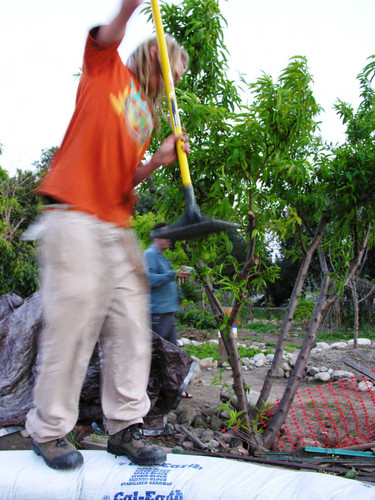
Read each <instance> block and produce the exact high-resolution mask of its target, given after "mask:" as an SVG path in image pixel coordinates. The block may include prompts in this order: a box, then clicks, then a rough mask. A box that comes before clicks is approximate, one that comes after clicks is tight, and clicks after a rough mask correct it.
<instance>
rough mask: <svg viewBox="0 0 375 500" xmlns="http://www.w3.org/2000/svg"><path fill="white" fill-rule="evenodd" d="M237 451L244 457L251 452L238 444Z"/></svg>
mask: <svg viewBox="0 0 375 500" xmlns="http://www.w3.org/2000/svg"><path fill="white" fill-rule="evenodd" d="M235 452H236V453H237V454H238V455H242V456H244V457H247V456H248V455H249V452H248V451H247V450H245V448H244V447H243V446H237V448H236V450H235Z"/></svg>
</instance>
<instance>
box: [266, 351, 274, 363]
mask: <svg viewBox="0 0 375 500" xmlns="http://www.w3.org/2000/svg"><path fill="white" fill-rule="evenodd" d="M274 357H275V355H274V354H271V353H269V354H266V361H267V362H268V363H272V361H273V358H274Z"/></svg>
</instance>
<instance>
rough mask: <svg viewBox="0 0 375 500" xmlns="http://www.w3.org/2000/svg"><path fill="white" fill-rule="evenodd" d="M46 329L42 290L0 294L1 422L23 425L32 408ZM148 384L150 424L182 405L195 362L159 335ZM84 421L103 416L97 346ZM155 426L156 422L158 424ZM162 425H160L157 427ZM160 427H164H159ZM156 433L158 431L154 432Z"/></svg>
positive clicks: (83, 398)
mask: <svg viewBox="0 0 375 500" xmlns="http://www.w3.org/2000/svg"><path fill="white" fill-rule="evenodd" d="M42 330H43V321H42V310H41V303H40V294H39V292H36V293H34V294H33V295H31V296H30V297H28V298H27V299H25V300H23V299H22V298H20V297H18V296H17V295H15V294H7V295H3V296H1V297H0V426H1V427H5V426H8V425H23V424H24V422H25V417H26V414H27V412H28V411H29V409H30V408H31V406H32V388H33V384H34V379H35V374H36V370H37V365H38V349H37V346H38V338H39V336H40V335H41V333H42ZM152 335H153V341H152V364H151V372H150V379H149V384H148V389H147V391H148V394H149V397H150V400H151V409H150V413H149V415H148V417H147V418H146V422H147V425H148V426H150V428H152V426H153V423H155V422H156V421H157V420H159V421H160V417H161V416H163V417H164V420H165V415H166V414H167V413H168V412H169V411H170V410H172V409H174V408H176V407H177V406H178V403H179V402H180V400H181V394H182V392H183V390H184V389H185V387H186V386H187V384H188V383H189V381H190V379H191V377H192V374H193V371H194V365H195V362H194V361H193V360H192V358H191V357H190V356H189V355H188V354H187V353H186V352H185V351H183V350H181V349H179V348H178V347H177V346H175V345H173V344H171V343H170V342H167V341H165V340H163V339H162V338H160V337H159V336H158V335H156V334H155V333H153V334H152ZM79 409H80V413H79V418H80V419H81V420H98V419H101V418H102V410H101V406H100V353H99V348H98V346H96V348H95V351H94V353H93V356H92V358H91V361H90V364H89V368H88V370H87V374H86V378H85V381H84V384H83V388H82V393H81V399H80V403H79ZM154 427H158V425H156V424H154ZM159 428H160V426H159ZM159 430H160V429H159ZM155 433H158V432H155Z"/></svg>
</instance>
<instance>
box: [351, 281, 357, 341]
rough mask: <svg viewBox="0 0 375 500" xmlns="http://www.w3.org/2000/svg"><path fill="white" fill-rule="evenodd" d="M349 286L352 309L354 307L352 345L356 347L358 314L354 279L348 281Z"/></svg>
mask: <svg viewBox="0 0 375 500" xmlns="http://www.w3.org/2000/svg"><path fill="white" fill-rule="evenodd" d="M350 288H351V290H352V295H353V309H354V335H353V341H354V343H353V347H354V349H357V347H358V331H359V314H358V309H359V306H358V293H357V285H356V282H355V279H352V280H351V282H350Z"/></svg>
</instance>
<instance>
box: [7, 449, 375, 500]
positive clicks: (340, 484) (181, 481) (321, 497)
mask: <svg viewBox="0 0 375 500" xmlns="http://www.w3.org/2000/svg"><path fill="white" fill-rule="evenodd" d="M82 454H83V455H84V459H85V462H84V466H83V467H82V468H81V469H79V470H78V471H71V472H61V471H54V470H52V469H50V468H49V467H47V466H46V465H45V464H44V462H43V460H42V459H41V458H40V457H38V456H36V455H35V454H34V453H33V452H32V451H2V452H0V464H1V467H0V499H1V500H75V499H79V500H244V499H246V500H253V499H254V500H255V499H256V500H284V499H285V500H301V499H303V500H354V499H359V500H375V487H373V486H370V485H368V484H364V483H360V482H358V481H354V480H350V479H344V478H340V477H335V476H331V475H328V474H319V473H315V472H298V471H289V470H285V469H280V468H274V467H265V466H260V465H254V464H252V463H249V462H246V463H244V462H238V461H234V460H226V459H223V458H212V457H202V456H193V455H172V454H170V455H168V458H167V462H165V463H164V464H163V465H162V466H159V467H140V466H138V465H135V464H132V463H131V462H129V460H128V459H126V458H124V457H118V458H115V457H114V456H113V455H110V454H108V453H107V452H105V451H83V452H82Z"/></svg>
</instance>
